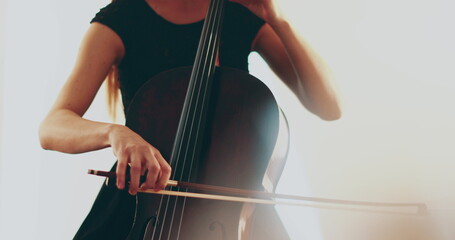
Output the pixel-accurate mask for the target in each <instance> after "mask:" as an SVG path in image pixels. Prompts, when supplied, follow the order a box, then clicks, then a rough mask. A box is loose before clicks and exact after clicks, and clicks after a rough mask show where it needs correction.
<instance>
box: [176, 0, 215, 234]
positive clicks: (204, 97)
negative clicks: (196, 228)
mask: <svg viewBox="0 0 455 240" xmlns="http://www.w3.org/2000/svg"><path fill="white" fill-rule="evenodd" d="M222 1H223V0H220V1H218V3H219V4H218V5H219V7H217V8H216V11H217V12H216V15H215V16H217V18H216V19H215V23H214V25H215V26H214V28H215V30H214V31H213V32H215V37H214V40H213V47H212V48H210V51H209V53H208V55H209V56H210V57H209V59H210V60H208V61H209V63H210V64H207V63H206V64H205V66H208V68H209V69H208V70H207V73H206V74H207V75H206V76H205V77H206V83H205V87H204V90H203V91H204V93H203V94H202V104H201V105H200V106H201V110H200V114H199V115H197V117H198V118H199V119H198V121H197V123H198V125H197V130H196V137H195V144H194V145H193V151H192V156H191V162H190V166H189V171H190V172H189V175H188V178H187V180H188V181H189V180H190V178H191V174H192V169H193V165H194V159H195V155H196V147H197V146H198V142H199V141H202V140H201V139H200V138H199V134H201V125H202V124H203V123H202V121H203V120H204V119H203V116H204V115H206V113H205V112H204V111H206V109H205V108H207V103H206V102H207V100H208V93H207V92H208V90H209V87H210V86H211V82H210V81H213V79H211V77H213V74H214V71H215V70H214V69H215V62H214V61H215V57H216V56H217V55H216V54H217V53H218V42H219V39H218V34H219V29H220V25H221V22H222V20H221V14H222V10H223V9H222V8H223V2H222ZM206 61H207V60H206ZM201 87H202V86H201ZM185 192H188V189H185ZM186 200H187V197H184V198H183V203H182V210H181V214H180V221H179V225H178V226H179V228H178V232H177V239H179V238H180V230H181V227H182V221H183V212H184V211H185V207H186Z"/></svg>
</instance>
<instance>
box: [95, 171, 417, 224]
mask: <svg viewBox="0 0 455 240" xmlns="http://www.w3.org/2000/svg"><path fill="white" fill-rule="evenodd" d="M88 173H89V174H92V175H96V176H103V177H107V178H108V179H111V178H115V177H116V173H115V172H106V171H99V170H92V169H90V170H88ZM167 187H179V188H185V189H190V190H196V191H205V192H211V193H218V194H207V193H197V192H180V191H171V190H153V189H145V190H139V191H138V192H143V193H151V194H161V195H170V196H180V197H192V198H201V199H211V200H223V201H233V202H247V203H259V204H273V205H275V204H283V205H294V206H304V207H313V208H325V209H334V210H346V211H360V212H372V213H383V214H398V215H411V216H414V215H417V216H422V215H425V214H426V206H425V204H423V203H385V202H366V201H351V200H338V199H329V198H316V197H304V196H297V195H290V194H280V193H272V192H263V191H254V190H246V189H238V188H230V187H222V186H213V185H207V184H199V183H190V182H182V181H175V180H169V181H168V183H167ZM219 194H229V195H219ZM270 198H274V199H276V198H278V199H286V200H294V202H291V201H277V200H272V199H270ZM297 201H299V202H297ZM302 201H304V202H316V203H325V204H336V205H347V206H350V207H334V206H328V205H321V204H308V203H302ZM355 207H357V208H355ZM358 207H377V208H381V207H382V208H404V207H407V208H413V209H414V210H415V211H413V212H410V213H409V212H406V213H405V212H397V211H385V210H372V209H362V208H358Z"/></svg>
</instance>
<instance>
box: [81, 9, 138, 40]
mask: <svg viewBox="0 0 455 240" xmlns="http://www.w3.org/2000/svg"><path fill="white" fill-rule="evenodd" d="M137 2H138V0H116V1H113V2H111V3H109V4H108V5H106V6H104V7H103V8H101V9H100V10H99V12H98V13H96V15H95V16H94V17H93V19H92V20H91V21H90V23H94V22H97V23H101V24H103V25H105V26H107V27H109V28H110V29H112V30H113V31H114V32H115V33H117V35H119V36H120V38H122V40H124V39H123V38H124V37H125V35H126V34H127V32H128V29H129V26H131V20H132V19H133V18H134V16H135V12H136V10H137V9H135V8H137Z"/></svg>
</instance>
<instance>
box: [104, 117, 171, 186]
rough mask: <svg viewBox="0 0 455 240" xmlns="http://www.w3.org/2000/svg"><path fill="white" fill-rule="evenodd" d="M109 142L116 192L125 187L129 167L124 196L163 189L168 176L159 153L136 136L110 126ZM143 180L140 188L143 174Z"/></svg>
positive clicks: (127, 129)
mask: <svg viewBox="0 0 455 240" xmlns="http://www.w3.org/2000/svg"><path fill="white" fill-rule="evenodd" d="M109 142H110V145H111V147H112V149H113V151H114V154H115V156H116V157H117V159H118V160H117V161H118V162H117V169H116V174H117V182H116V185H117V188H118V189H123V188H124V187H125V176H126V170H127V166H128V165H129V166H130V183H129V189H128V192H129V193H130V194H131V195H135V194H136V193H137V191H138V189H139V188H141V189H149V188H153V189H163V188H165V187H166V184H167V181H168V180H169V177H170V175H171V167H170V166H169V164H168V162H166V160H164V158H163V156H161V153H160V152H159V151H158V149H156V148H155V147H153V146H152V145H150V144H149V143H148V142H147V141H145V140H144V139H143V138H142V137H141V136H139V135H138V134H137V133H135V132H133V131H132V130H131V129H129V128H128V127H126V126H122V125H112V129H111V131H110V134H109ZM147 171H148V173H147V178H146V181H145V182H144V183H142V185H141V186H140V184H141V183H140V178H141V176H142V175H144V174H145V173H146V172H147Z"/></svg>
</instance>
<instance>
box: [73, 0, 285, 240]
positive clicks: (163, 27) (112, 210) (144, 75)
mask: <svg viewBox="0 0 455 240" xmlns="http://www.w3.org/2000/svg"><path fill="white" fill-rule="evenodd" d="M91 22H99V23H101V24H104V25H106V26H108V27H109V28H111V29H112V30H113V31H114V32H115V33H117V35H118V36H119V37H120V38H121V39H122V41H123V44H124V47H125V56H124V58H123V60H122V62H121V63H120V65H119V80H120V90H121V92H122V97H123V103H124V107H125V109H127V107H128V105H129V103H130V101H131V99H132V98H133V96H134V94H135V93H136V91H137V90H138V89H139V88H140V87H141V85H142V84H144V83H145V82H146V81H147V80H148V79H150V78H151V77H153V76H154V75H156V74H158V73H160V72H162V71H165V70H168V69H172V68H175V67H180V66H188V65H192V64H193V61H194V58H195V54H196V49H197V45H198V41H199V38H200V33H201V30H202V25H203V21H200V22H196V23H192V24H185V25H177V24H173V23H170V22H168V21H166V20H165V19H163V18H162V17H160V16H159V15H158V14H156V13H155V12H154V11H153V9H152V8H150V6H149V5H148V4H147V3H146V2H145V0H117V1H116V2H114V3H111V4H109V5H107V6H106V7H104V8H102V9H101V10H100V11H99V12H98V13H97V14H96V16H95V17H94V18H93V19H92V21H91ZM263 24H264V21H263V20H261V19H260V18H258V17H257V16H255V15H254V14H253V13H251V12H250V11H249V10H247V9H246V8H244V7H243V6H241V5H239V4H235V3H231V2H229V3H228V5H227V8H226V15H225V20H224V26H223V33H222V37H221V45H220V58H219V60H220V65H221V66H227V67H234V68H238V69H242V70H245V71H248V55H249V53H250V52H251V44H252V42H253V40H254V38H255V36H256V34H257V32H258V30H259V29H260V28H261V26H262V25H263ZM112 170H115V166H114V167H113V168H112ZM135 205H136V198H135V197H133V196H130V195H129V194H128V193H127V192H126V191H118V190H116V188H112V187H106V186H104V185H103V186H102V187H101V190H100V192H99V194H98V196H97V198H96V200H95V202H94V204H93V206H92V209H91V211H90V213H89V214H88V216H87V218H86V219H85V221H84V222H83V224H82V225H81V227H80V228H79V230H78V232H77V233H76V235H75V237H74V239H84V240H87V239H125V238H126V236H127V234H128V231H129V229H130V228H131V225H132V223H133V219H134V211H135ZM267 212H271V213H269V214H272V215H273V214H275V215H276V213H274V210H270V211H269V210H267ZM275 221H276V220H275ZM278 221H279V220H278ZM260 225H262V224H260ZM265 225H266V226H267V224H265ZM262 226H264V225H262ZM273 227H278V228H280V229H281V228H282V226H281V225H280V226H277V225H274V226H271V225H269V226H267V228H273ZM280 239H288V237H287V236H284V235H283V236H282V237H281V238H280Z"/></svg>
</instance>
